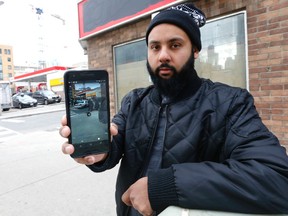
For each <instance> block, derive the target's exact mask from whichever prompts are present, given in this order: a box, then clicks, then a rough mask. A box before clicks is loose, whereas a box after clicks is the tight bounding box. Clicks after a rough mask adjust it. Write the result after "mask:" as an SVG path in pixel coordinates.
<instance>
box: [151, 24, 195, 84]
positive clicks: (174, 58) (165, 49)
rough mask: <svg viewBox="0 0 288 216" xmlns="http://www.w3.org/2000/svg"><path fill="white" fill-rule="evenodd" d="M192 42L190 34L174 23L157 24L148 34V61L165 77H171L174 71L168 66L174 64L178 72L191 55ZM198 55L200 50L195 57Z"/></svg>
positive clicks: (153, 68) (152, 67)
mask: <svg viewBox="0 0 288 216" xmlns="http://www.w3.org/2000/svg"><path fill="white" fill-rule="evenodd" d="M191 54H192V44H191V41H190V39H189V37H188V35H187V34H186V33H185V32H184V31H183V30H182V29H181V28H179V27H177V26H175V25H172V24H166V23H165V24H160V25H157V26H155V27H154V28H153V29H152V31H151V32H150V34H149V36H148V63H149V65H150V67H151V69H152V71H154V73H156V70H158V72H159V74H158V75H159V76H160V77H161V78H163V79H169V78H171V77H172V76H173V74H174V71H173V70H171V68H169V67H167V66H172V67H174V68H175V69H176V72H177V73H178V72H179V71H181V69H182V68H183V66H184V65H185V63H186V62H187V61H188V59H189V58H190V57H191ZM197 57H198V52H196V53H195V54H194V58H197Z"/></svg>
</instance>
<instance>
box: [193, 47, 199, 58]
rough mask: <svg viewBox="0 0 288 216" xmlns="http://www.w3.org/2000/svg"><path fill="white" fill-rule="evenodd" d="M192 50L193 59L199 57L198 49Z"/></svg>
mask: <svg viewBox="0 0 288 216" xmlns="http://www.w3.org/2000/svg"><path fill="white" fill-rule="evenodd" d="M193 51H194V52H193V54H194V59H197V58H198V57H199V51H198V49H194V50H193Z"/></svg>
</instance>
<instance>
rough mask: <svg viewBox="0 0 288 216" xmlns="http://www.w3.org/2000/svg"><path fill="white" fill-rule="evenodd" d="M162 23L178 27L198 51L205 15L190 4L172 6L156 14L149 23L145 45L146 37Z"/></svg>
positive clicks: (200, 46)
mask: <svg viewBox="0 0 288 216" xmlns="http://www.w3.org/2000/svg"><path fill="white" fill-rule="evenodd" d="M162 23H170V24H173V25H176V26H178V27H179V28H181V29H182V30H184V31H185V32H186V34H187V35H188V37H189V38H190V40H191V43H192V44H193V45H194V46H196V47H197V49H198V50H199V51H200V50H201V48H202V45H201V35H200V29H199V28H200V27H202V26H203V25H205V23H206V17H205V14H204V13H203V12H202V11H201V10H200V9H198V8H196V7H195V6H194V5H193V4H192V3H186V4H180V5H177V6H172V7H170V8H168V9H166V10H164V11H161V12H160V13H158V14H157V15H156V16H155V17H154V18H153V19H152V20H151V22H150V24H149V26H148V28H147V31H146V43H147V44H148V36H149V34H150V32H151V30H152V29H153V28H154V27H155V26H157V25H159V24H162Z"/></svg>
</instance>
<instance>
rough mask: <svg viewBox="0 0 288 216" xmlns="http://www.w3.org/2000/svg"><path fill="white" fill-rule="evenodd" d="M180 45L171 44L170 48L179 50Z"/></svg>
mask: <svg viewBox="0 0 288 216" xmlns="http://www.w3.org/2000/svg"><path fill="white" fill-rule="evenodd" d="M180 46H181V45H180V44H178V43H177V44H172V48H174V49H176V48H179V47H180Z"/></svg>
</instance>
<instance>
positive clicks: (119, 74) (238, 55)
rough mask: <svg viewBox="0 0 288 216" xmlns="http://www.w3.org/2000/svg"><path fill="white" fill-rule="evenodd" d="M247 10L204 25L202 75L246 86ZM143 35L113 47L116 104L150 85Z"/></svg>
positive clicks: (198, 64)
mask: <svg viewBox="0 0 288 216" xmlns="http://www.w3.org/2000/svg"><path fill="white" fill-rule="evenodd" d="M245 20H246V13H245V12H240V13H236V14H232V15H230V16H225V17H221V18H218V19H214V20H210V21H208V22H207V24H206V25H205V26H204V27H202V28H201V38H202V50H201V52H200V56H199V58H198V59H197V60H196V62H195V67H196V70H197V72H198V74H199V76H200V77H204V78H208V79H211V80H212V81H218V82H223V83H226V84H229V85H232V86H238V87H242V88H247V84H246V83H247V74H248V71H247V68H248V67H247V59H246V58H247V55H246V49H247V48H246V44H247V41H246V22H245ZM146 58H147V47H146V41H145V40H144V39H142V40H137V41H133V42H131V43H126V44H121V45H118V46H115V47H114V63H115V70H114V71H115V78H116V95H117V105H118V109H119V108H120V103H121V100H122V98H123V97H124V96H125V95H126V94H127V93H128V92H129V91H130V90H132V89H134V88H137V87H145V86H148V85H151V81H150V78H149V75H148V72H147V69H146Z"/></svg>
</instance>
